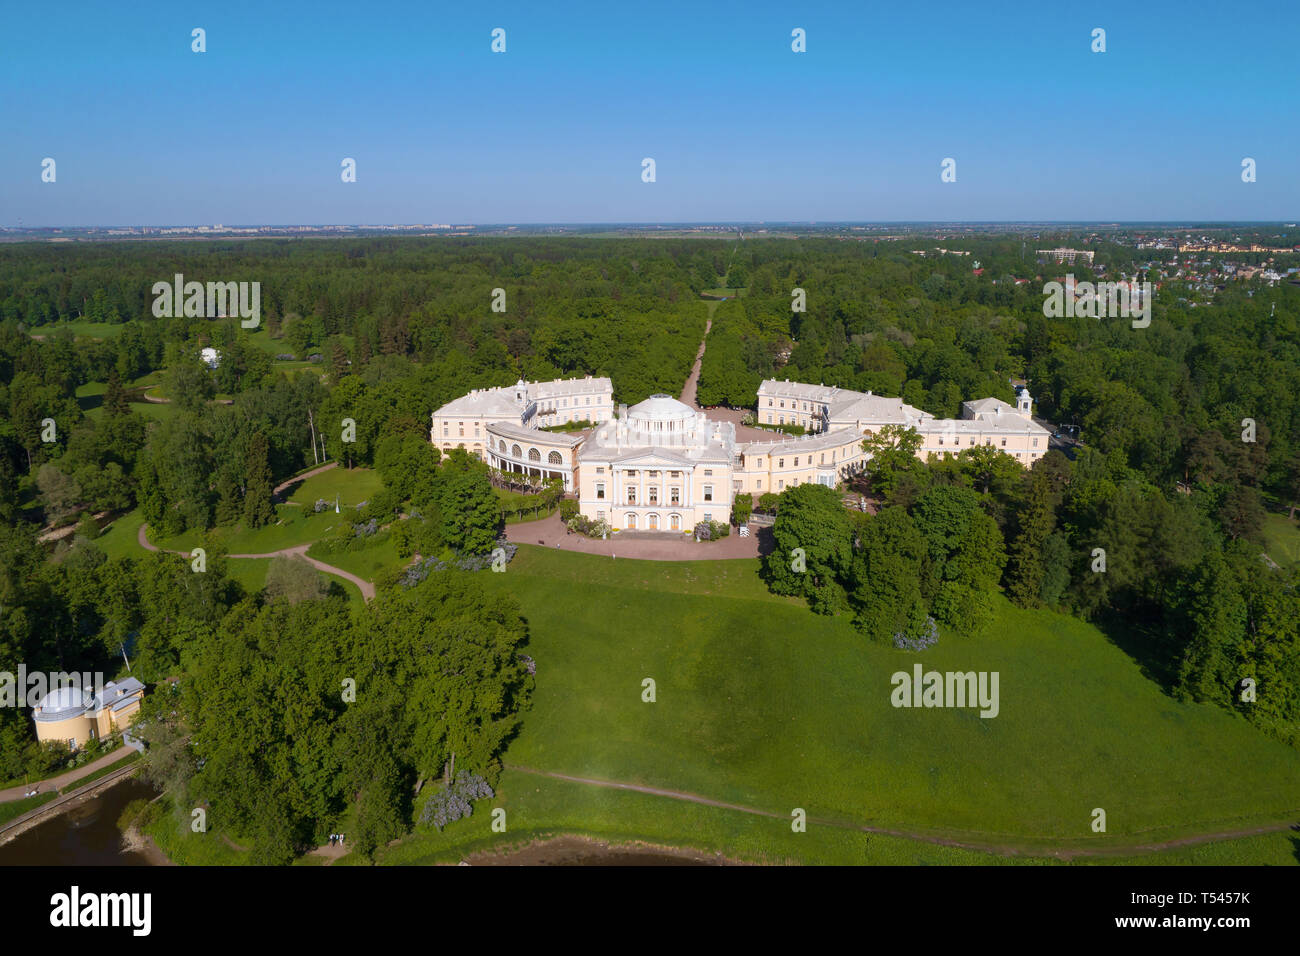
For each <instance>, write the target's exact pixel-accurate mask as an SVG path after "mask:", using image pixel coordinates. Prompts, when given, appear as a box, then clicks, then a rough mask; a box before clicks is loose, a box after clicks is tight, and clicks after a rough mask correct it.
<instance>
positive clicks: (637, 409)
mask: <svg viewBox="0 0 1300 956" xmlns="http://www.w3.org/2000/svg"><path fill="white" fill-rule="evenodd" d="M696 414H697V413H696V411H695V409H693V408H691V406H689V405H687V404H685V403H683V402H679V401H677V399H675V398H673V397H672V396H671V395H662V394H660V395H651V396H650V397H649V398H647V399H646V400H645V401H644V402H637V404H635V405H633V406H632V407H631V408H629V409H628V411H627V415H628V418H630V419H632V420H633V421H647V422H667V421H683V420H686V419H690V418H694V417H695V416H696Z"/></svg>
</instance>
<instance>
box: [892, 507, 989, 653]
mask: <svg viewBox="0 0 1300 956" xmlns="http://www.w3.org/2000/svg"><path fill="white" fill-rule="evenodd" d="M913 517H914V519H915V521H916V527H917V529H918V530H919V531H920V532H921V534H922V535H923V536H924V537H925V539H926V544H927V553H928V557H929V561H928V563H927V565H926V567H925V572H924V575H923V578H922V588H921V591H922V594H923V595H925V596H926V597H927V598H928V599H929V601H930V613H931V614H933V615H934V618H935V620H937V621H940V622H941V623H946V624H948V625H950V626H952V627H954V628H957V629H960V630H965V631H970V632H974V631H977V630H979V628H980V627H982V626H983V625H984V624H985V623H987V622H988V620H989V619H990V618H991V617H992V595H993V592H994V591H995V590H996V588H997V583H998V581H999V579H1000V578H1001V576H1002V568H1003V566H1004V565H1005V564H1006V554H1005V550H1004V545H1003V541H1002V532H1000V531H999V530H998V526H997V522H995V521H994V520H993V519H992V518H990V517H989V516H988V515H986V514H985V513H984V512H983V511H982V510H981V509H980V504H979V497H978V496H977V495H976V494H975V492H974V491H972V490H970V489H969V488H960V487H953V486H937V487H935V488H931V489H930V490H929V491H927V492H926V493H925V494H924V495H923V496H922V497H921V498H920V499H919V500H918V501H917V503H916V507H915V509H914V511H913Z"/></svg>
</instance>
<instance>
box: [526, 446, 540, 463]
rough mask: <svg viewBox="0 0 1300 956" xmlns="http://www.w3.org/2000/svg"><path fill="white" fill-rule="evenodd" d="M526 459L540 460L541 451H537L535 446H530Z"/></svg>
mask: <svg viewBox="0 0 1300 956" xmlns="http://www.w3.org/2000/svg"><path fill="white" fill-rule="evenodd" d="M528 460H529V461H541V460H542V453H541V452H540V451H538V450H537V449H536V448H530V449H528Z"/></svg>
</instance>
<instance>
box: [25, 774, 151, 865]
mask: <svg viewBox="0 0 1300 956" xmlns="http://www.w3.org/2000/svg"><path fill="white" fill-rule="evenodd" d="M135 770H136V768H135V767H134V766H129V767H122V768H119V769H117V770H112V771H110V772H109V773H107V774H105V775H104V776H101V777H98V778H97V779H95V780H93V781H91V782H90V783H87V784H85V785H83V786H81V787H78V788H77V789H76V790H73V791H71V792H69V793H67V794H64V795H62V796H60V797H59V798H58V799H56V800H54V801H52V802H49V803H46V804H43V805H41V806H39V807H36V808H35V809H33V810H31V811H29V812H28V813H25V814H23V815H22V816H21V817H18V818H16V819H15V820H13V821H12V822H11V823H9V824H7V825H5V827H4V829H3V830H2V831H0V848H4V847H6V846H7V845H9V844H12V843H15V842H18V843H19V844H20V849H18V850H17V851H16V853H17V855H18V856H20V857H23V859H21V860H20V861H18V862H22V863H26V864H33V863H47V862H48V863H58V862H67V861H66V859H65V858H64V857H63V856H61V855H60V854H59V853H57V852H56V853H51V854H50V855H49V858H33V857H40V852H39V846H38V845H39V844H42V843H43V842H44V841H43V840H42V839H41V837H42V836H43V835H44V834H45V833H46V831H50V832H51V833H52V834H53V831H59V832H60V833H63V832H67V831H84V829H85V828H86V827H88V826H93V825H96V824H97V825H98V826H99V828H100V830H102V831H103V833H102V836H103V839H101V840H100V841H98V843H99V844H102V845H100V846H99V847H98V849H97V852H98V853H100V854H103V855H105V857H106V858H104V859H98V858H97V859H94V860H91V861H87V862H90V863H99V864H109V863H113V862H118V861H117V860H116V859H115V857H116V856H118V855H121V856H122V857H123V858H124V859H123V862H128V861H129V862H132V863H135V864H137V865H145V866H174V865H175V864H174V863H173V862H172V861H171V860H170V859H168V857H167V855H166V854H165V853H163V852H162V850H161V849H160V848H159V847H158V845H157V844H156V843H155V842H154V841H153V839H152V838H151V837H149V836H148V835H147V834H144V833H140V832H139V831H138V830H135V828H134V827H133V828H132V829H131V830H128V831H127V833H126V834H119V833H117V814H118V813H120V811H121V807H120V806H118V804H124V803H125V801H126V800H127V799H129V796H130V791H131V790H133V789H136V788H140V787H143V786H144V784H143V783H142V782H140V781H138V780H136V779H135ZM119 784H130V785H131V787H128V788H124V790H123V791H119V792H114V793H110V792H109V791H112V790H113V789H114V788H116V787H118V785H119ZM101 818H102V819H101ZM114 837H116V839H114ZM50 839H51V840H53V841H55V842H57V839H58V837H57V835H54V836H51V838H50ZM7 855H8V854H5V853H0V863H5V862H10V861H8V860H6V859H4V857H5V856H7ZM110 857H111V858H112V859H110Z"/></svg>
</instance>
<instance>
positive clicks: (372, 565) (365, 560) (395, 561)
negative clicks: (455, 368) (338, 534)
mask: <svg viewBox="0 0 1300 956" xmlns="http://www.w3.org/2000/svg"><path fill="white" fill-rule="evenodd" d="M307 554H309V555H310V556H311V557H313V558H315V559H316V560H317V561H324V562H325V563H326V564H329V565H333V566H334V567H336V568H342V569H343V570H344V571H348V572H350V573H352V574H355V575H356V576H357V577H359V578H363V579H364V580H366V581H370V582H371V583H374V581H375V579H376V578H378V577H379V575H380V574H381V573H382V572H384V571H388V570H390V569H397V568H401V567H404V566H405V565H406V564H408V563H409V559H407V558H401V557H398V554H397V546H396V545H395V544H394V543H393V539H392V537H391V536H385V537H384V538H383V540H382V541H379V542H378V543H376V544H373V545H371V546H369V547H366V548H362V549H360V550H359V551H329V552H327V551H324V550H322V549H321V548H319V547H317V546H312V547H310V548H308V549H307ZM349 587H350V588H351V589H352V590H356V588H355V587H354V586H352V585H349ZM358 593H360V592H358Z"/></svg>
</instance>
